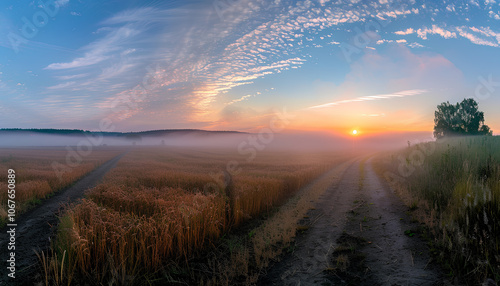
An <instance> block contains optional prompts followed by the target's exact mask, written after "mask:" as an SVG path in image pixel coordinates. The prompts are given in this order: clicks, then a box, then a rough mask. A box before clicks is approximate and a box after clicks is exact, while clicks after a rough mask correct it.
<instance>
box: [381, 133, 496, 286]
mask: <svg viewBox="0 0 500 286" xmlns="http://www.w3.org/2000/svg"><path fill="white" fill-rule="evenodd" d="M385 158H386V159H385V160H380V161H379V168H380V169H381V170H382V169H383V170H386V171H385V173H384V175H385V177H386V178H387V179H388V181H390V182H391V184H392V186H393V187H394V188H395V189H396V190H397V192H398V193H399V194H400V196H401V197H402V198H403V199H404V201H405V202H406V203H407V204H408V206H409V207H410V209H411V210H412V213H413V214H414V215H415V216H416V217H417V218H418V219H419V220H420V221H421V222H424V223H425V224H426V225H427V227H428V229H429V230H430V232H431V234H432V241H431V244H432V248H433V252H434V254H435V255H436V257H437V259H438V260H440V261H441V262H442V264H443V266H444V267H445V268H446V270H447V272H449V273H450V275H451V276H454V277H458V278H459V279H462V280H463V281H465V282H466V283H471V284H473V283H476V284H477V283H482V282H483V281H485V279H487V278H492V279H495V280H497V281H499V280H500V255H499V253H500V225H499V224H498V221H499V220H500V137H491V136H489V137H488V136H486V137H480V136H477V137H465V138H452V139H447V140H439V141H437V142H429V143H421V144H417V145H415V146H412V147H411V148H407V149H405V150H402V151H400V152H398V153H396V154H391V155H387V156H385Z"/></svg>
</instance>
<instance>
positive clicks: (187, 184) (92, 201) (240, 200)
mask: <svg viewBox="0 0 500 286" xmlns="http://www.w3.org/2000/svg"><path fill="white" fill-rule="evenodd" d="M338 157H339V156H338V154H336V155H334V154H326V153H292V152H260V153H259V154H258V156H257V157H256V158H255V159H254V160H247V157H245V156H242V155H240V154H238V153H237V152H229V151H225V150H216V149H210V150H208V149H207V150H193V149H191V150H189V149H182V148H177V149H175V148H165V147H163V148H160V147H155V148H142V149H136V150H134V151H131V152H130V153H128V154H127V155H126V156H125V157H123V158H122V159H121V161H120V162H119V164H118V165H117V167H116V168H115V169H113V170H112V171H110V172H109V173H108V174H106V176H105V178H104V181H103V183H102V184H100V185H99V186H97V187H96V188H94V189H92V190H90V191H89V192H88V194H87V198H86V199H84V200H83V202H82V203H81V204H79V205H76V206H75V207H73V208H72V209H71V210H70V211H69V212H68V213H67V215H66V216H64V217H63V218H62V219H61V224H60V227H59V233H58V238H57V244H56V246H55V247H54V248H55V249H56V252H57V254H58V257H59V258H61V257H63V256H65V257H66V260H65V264H64V267H61V268H64V273H59V274H58V275H52V276H60V277H65V279H64V280H65V281H71V279H72V278H73V277H79V279H78V281H80V278H82V277H87V278H88V279H90V280H91V281H94V282H97V283H98V282H99V281H119V284H120V283H131V282H133V283H138V281H143V282H144V281H148V279H156V278H158V277H162V278H161V279H165V277H168V273H167V274H166V273H163V272H162V271H164V270H165V269H166V268H165V267H166V266H167V267H168V266H170V265H184V266H186V264H187V262H188V261H189V260H190V259H192V258H193V257H197V256H199V255H200V254H202V253H204V252H205V251H207V249H208V250H209V249H210V248H211V247H213V245H214V244H215V243H216V242H217V240H218V239H219V238H220V237H221V236H223V235H224V234H225V233H227V232H228V231H231V230H234V229H237V228H238V227H239V226H241V225H242V224H244V223H245V222H246V221H249V220H251V219H252V218H257V217H259V216H260V215H262V214H266V213H269V212H271V211H272V210H273V209H274V208H275V207H276V206H279V205H281V204H282V203H284V202H285V201H286V200H287V199H288V198H290V197H291V196H292V195H293V194H294V193H296V191H297V190H299V189H300V188H301V187H303V186H304V185H306V184H307V183H308V182H310V181H311V180H312V179H314V178H316V177H318V176H319V175H320V174H322V173H324V172H325V171H326V170H328V169H329V168H330V167H331V166H332V165H333V164H334V163H335V162H336V160H337V159H338ZM47 268H49V267H47ZM58 268H59V267H53V269H54V271H59V270H56V269H58ZM139 284H140V283H139Z"/></svg>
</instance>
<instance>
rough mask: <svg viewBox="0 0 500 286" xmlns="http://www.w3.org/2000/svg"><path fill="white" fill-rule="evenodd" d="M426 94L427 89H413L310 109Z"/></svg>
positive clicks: (347, 100)
mask: <svg viewBox="0 0 500 286" xmlns="http://www.w3.org/2000/svg"><path fill="white" fill-rule="evenodd" d="M426 92H428V91H427V90H425V89H413V90H404V91H400V92H396V93H390V94H379V95H369V96H361V97H357V98H354V99H346V100H339V101H334V102H330V103H325V104H321V105H316V106H311V107H309V108H308V109H315V108H326V107H332V106H337V105H340V104H345V103H352V102H363V101H372V100H381V99H389V98H395V97H406V96H412V95H418V94H423V93H426Z"/></svg>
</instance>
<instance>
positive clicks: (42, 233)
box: [0, 153, 125, 285]
mask: <svg viewBox="0 0 500 286" xmlns="http://www.w3.org/2000/svg"><path fill="white" fill-rule="evenodd" d="M124 155H125V153H123V154H120V155H118V156H116V157H114V158H113V159H111V160H109V161H107V162H106V163H104V164H102V165H101V166H99V167H98V168H96V169H95V170H93V171H92V172H90V173H89V174H88V175H86V176H85V177H83V178H82V179H80V180H78V181H77V182H76V183H75V184H74V185H72V186H71V187H69V188H67V189H66V190H62V191H60V192H58V193H56V194H55V195H54V196H52V197H50V198H48V199H46V200H44V201H43V202H42V204H40V205H38V206H37V207H35V208H34V209H32V210H30V211H29V212H27V213H25V214H22V215H21V216H19V217H18V218H17V219H16V223H17V227H16V244H15V247H16V249H15V253H16V255H15V257H16V275H15V276H16V278H15V279H12V278H10V277H8V276H7V272H8V271H7V262H6V260H7V259H8V257H9V256H8V255H9V252H10V251H9V250H8V249H7V243H8V242H9V236H8V234H7V231H8V230H9V229H10V228H9V227H8V226H7V227H4V228H3V229H2V230H0V257H1V258H0V259H1V261H2V263H1V266H0V267H1V269H2V270H1V271H0V273H1V275H0V285H33V284H34V282H33V280H34V279H35V276H36V274H37V271H38V270H39V269H37V267H36V265H37V263H38V257H37V255H36V253H35V251H37V252H38V253H41V251H42V250H43V251H45V252H47V250H48V249H49V247H50V240H51V238H52V237H53V235H54V234H55V230H57V223H58V217H59V216H61V214H62V212H63V211H64V207H65V206H67V205H68V204H69V203H74V202H77V201H78V199H80V198H82V197H83V195H84V193H85V191H86V190H88V189H90V188H93V187H95V186H96V185H97V184H98V183H99V182H100V181H101V179H102V178H103V176H104V175H105V174H106V173H107V172H108V171H109V170H111V169H112V168H114V167H115V166H116V164H117V163H118V161H119V160H120V159H121V157H123V156H124Z"/></svg>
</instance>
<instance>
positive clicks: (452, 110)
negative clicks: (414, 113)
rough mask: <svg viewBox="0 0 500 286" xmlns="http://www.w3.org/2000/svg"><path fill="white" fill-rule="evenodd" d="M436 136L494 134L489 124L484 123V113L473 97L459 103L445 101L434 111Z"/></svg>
mask: <svg viewBox="0 0 500 286" xmlns="http://www.w3.org/2000/svg"><path fill="white" fill-rule="evenodd" d="M434 124H435V125H434V137H436V138H442V137H445V136H458V135H492V134H493V131H492V130H490V127H488V125H484V113H483V112H482V111H479V110H478V105H477V102H476V101H475V100H474V99H472V98H467V99H464V100H462V102H460V103H457V104H451V103H450V102H448V101H447V102H443V103H441V104H440V105H438V106H437V111H436V112H434Z"/></svg>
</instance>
